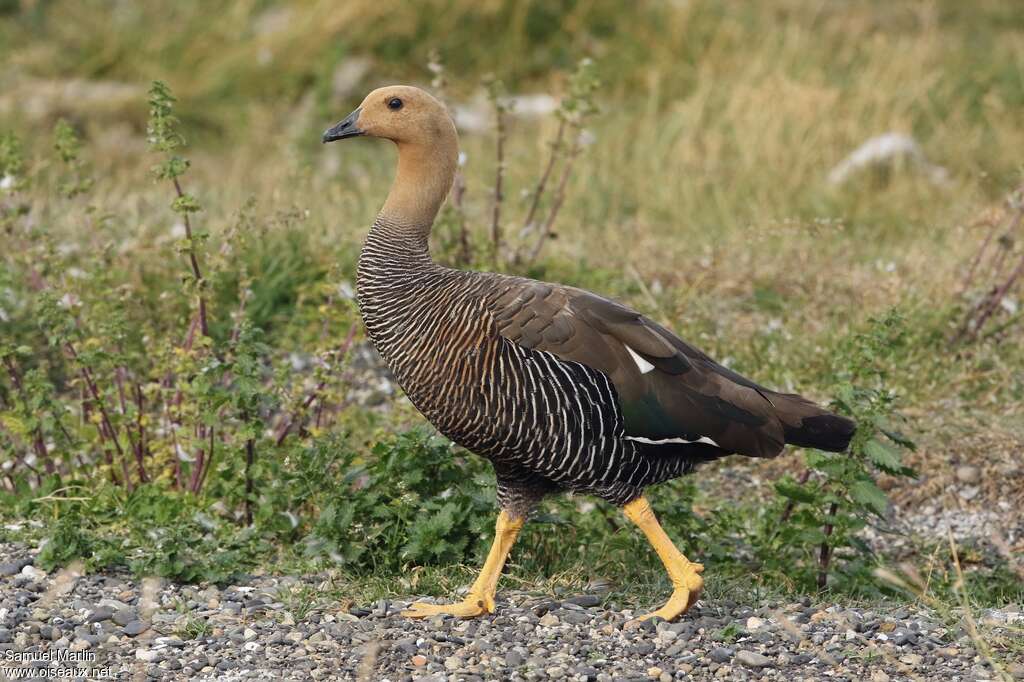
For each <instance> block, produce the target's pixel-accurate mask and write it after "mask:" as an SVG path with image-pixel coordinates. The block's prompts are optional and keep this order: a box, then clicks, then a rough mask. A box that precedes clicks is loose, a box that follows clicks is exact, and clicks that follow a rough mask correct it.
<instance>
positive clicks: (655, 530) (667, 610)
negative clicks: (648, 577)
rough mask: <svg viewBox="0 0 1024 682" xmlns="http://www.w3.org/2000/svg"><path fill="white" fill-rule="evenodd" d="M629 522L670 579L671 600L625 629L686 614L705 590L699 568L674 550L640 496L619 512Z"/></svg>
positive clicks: (632, 621) (702, 567) (652, 512)
mask: <svg viewBox="0 0 1024 682" xmlns="http://www.w3.org/2000/svg"><path fill="white" fill-rule="evenodd" d="M622 511H623V512H625V514H626V516H627V517H628V518H629V520H630V521H632V522H633V523H635V524H636V525H637V526H639V527H640V530H642V531H643V532H644V535H646V536H647V539H648V540H649V541H650V543H651V546H653V547H654V551H656V552H657V553H658V556H659V557H660V558H661V563H663V564H665V570H667V571H668V576H669V578H671V579H672V588H673V590H672V596H671V597H669V599H668V602H667V603H666V604H665V605H664V606H662V607H661V608H660V609H658V610H657V611H655V612H653V613H649V614H647V615H645V616H640V617H639V618H634V619H633V620H631V621H629V623H627V624H626V625H627V626H630V625H635V624H637V623H639V622H640V621H644V620H647V619H648V618H653V617H655V616H660V617H661V618H664V619H665V620H674V619H675V618H678V617H679V616H681V615H683V614H684V613H686V611H687V610H688V609H689V608H690V607H691V606H693V604H694V602H696V601H697V599H698V598H699V597H700V591H701V588H703V587H704V580H703V579H702V578H701V577H700V575H698V574H699V573H701V572H702V571H703V570H704V566H702V565H701V564H695V563H693V562H691V561H690V560H689V559H687V558H686V557H685V556H683V553H682V552H680V551H679V550H678V549H676V547H675V545H673V544H672V541H671V540H670V539H669V537H668V535H666V534H665V531H664V530H662V528H661V525H660V524H659V523H658V519H657V517H655V516H654V510H652V509H651V505H650V504H649V503H648V502H647V499H646V498H644V497H643V496H641V497H638V498H637V499H635V500H633V501H632V502H630V503H629V504H627V505H626V506H624V507H623V508H622Z"/></svg>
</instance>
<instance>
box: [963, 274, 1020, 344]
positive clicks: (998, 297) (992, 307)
mask: <svg viewBox="0 0 1024 682" xmlns="http://www.w3.org/2000/svg"><path fill="white" fill-rule="evenodd" d="M1022 274H1024V256H1021V259H1020V261H1019V262H1018V263H1017V267H1015V268H1014V269H1013V272H1011V273H1010V276H1009V277H1007V278H1006V281H1005V282H1003V284H1002V285H1001V286H1000V287H998V288H997V289H996V290H995V291H994V292H993V294H992V296H991V297H990V299H989V302H988V305H987V306H985V308H984V310H983V311H982V313H981V315H979V316H978V320H977V322H975V323H974V328H973V329H972V330H971V338H975V337H976V336H977V335H978V333H979V332H980V331H981V328H982V327H983V326H984V325H985V323H986V322H987V321H988V318H990V317H991V316H992V314H993V313H994V312H995V311H996V308H998V307H999V304H1000V303H1001V302H1002V300H1003V297H1005V296H1006V294H1007V293H1008V292H1009V291H1010V288H1011V287H1013V285H1014V284H1015V283H1016V282H1017V280H1018V279H1020V276H1021V275H1022Z"/></svg>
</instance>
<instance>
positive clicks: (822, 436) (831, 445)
mask: <svg viewBox="0 0 1024 682" xmlns="http://www.w3.org/2000/svg"><path fill="white" fill-rule="evenodd" d="M771 399H772V402H773V403H774V404H775V406H776V410H777V412H778V415H779V419H780V420H781V421H782V428H783V435H784V436H785V438H786V443H787V444H789V445H798V446H800V447H802V448H817V449H818V450H827V451H828V452H843V451H844V450H846V448H847V447H848V446H849V445H850V439H851V438H853V434H854V432H856V430H857V424H856V423H855V422H854V421H853V420H852V419H847V418H846V417H841V416H839V415H838V414H833V413H831V412H828V411H827V410H823V409H821V408H820V407H818V406H817V405H815V404H814V403H812V402H811V401H809V400H807V399H806V398H803V397H801V396H798V395H792V394H780V393H777V394H773V395H772V396H771Z"/></svg>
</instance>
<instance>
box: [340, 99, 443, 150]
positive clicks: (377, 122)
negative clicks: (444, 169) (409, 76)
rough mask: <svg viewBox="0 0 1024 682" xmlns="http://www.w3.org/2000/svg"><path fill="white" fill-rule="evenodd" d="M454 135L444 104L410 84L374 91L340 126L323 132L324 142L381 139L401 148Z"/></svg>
mask: <svg viewBox="0 0 1024 682" xmlns="http://www.w3.org/2000/svg"><path fill="white" fill-rule="evenodd" d="M454 132H455V128H454V125H453V124H452V120H451V117H450V116H449V115H448V111H447V110H446V109H445V107H444V105H443V104H441V102H439V101H438V100H437V99H435V98H434V97H433V96H432V95H430V94H429V93H427V92H425V91H423V90H420V89H419V88H414V87H412V86H411V85H389V86H387V87H383V88H377V89H376V90H374V91H373V92H371V93H370V94H369V95H367V96H366V99H364V100H363V103H362V104H360V105H359V107H358V108H357V109H356V110H355V111H353V112H352V113H351V114H349V115H348V116H346V117H345V118H344V119H343V120H342V121H341V122H340V123H338V124H337V125H336V126H334V127H333V128H329V129H328V130H326V131H325V132H324V136H323V141H324V142H325V143H326V142H333V141H335V140H344V139H347V138H349V137H359V136H362V135H366V136H368V137H380V138H384V139H386V140H391V141H392V142H394V143H396V144H398V145H399V146H403V145H423V146H431V145H435V144H437V143H438V142H439V141H441V140H447V139H449V138H450V137H451V136H452V135H453V134H454Z"/></svg>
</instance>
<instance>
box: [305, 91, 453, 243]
mask: <svg viewBox="0 0 1024 682" xmlns="http://www.w3.org/2000/svg"><path fill="white" fill-rule="evenodd" d="M360 136H368V137H379V138H383V139H386V140H391V141H392V142H394V143H395V144H396V145H398V173H397V175H396V177H395V182H394V184H393V185H392V187H391V193H390V194H389V195H388V199H387V201H386V202H385V204H384V208H383V210H382V212H383V213H384V214H386V215H389V216H390V217H392V218H394V219H399V220H401V221H403V222H406V223H410V224H415V225H416V226H418V227H426V228H429V226H430V224H431V223H432V222H433V220H434V216H435V215H436V213H437V210H438V208H439V207H440V205H441V202H442V201H444V198H445V196H446V195H447V194H448V190H449V189H451V184H452V179H453V178H454V176H455V169H456V164H457V160H458V154H459V140H458V135H457V134H456V132H455V124H454V122H452V119H451V116H449V115H448V110H447V109H446V108H445V106H444V105H443V104H441V102H439V101H438V100H437V99H435V98H434V97H433V96H432V95H430V94H429V93H427V92H425V91H423V90H420V89H419V88H415V87H412V86H410V85H389V86H386V87H383V88H377V89H376V90H374V91H373V92H371V93H370V94H369V95H367V96H366V99H364V100H363V103H362V104H360V105H359V107H358V108H357V109H356V110H355V111H353V112H352V113H351V114H349V115H348V116H346V117H345V118H344V119H343V120H342V121H341V122H340V123H338V124H337V125H336V126H334V127H332V128H330V129H328V130H327V131H325V132H324V135H323V141H324V142H333V141H335V140H344V139H347V138H350V137H360Z"/></svg>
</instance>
